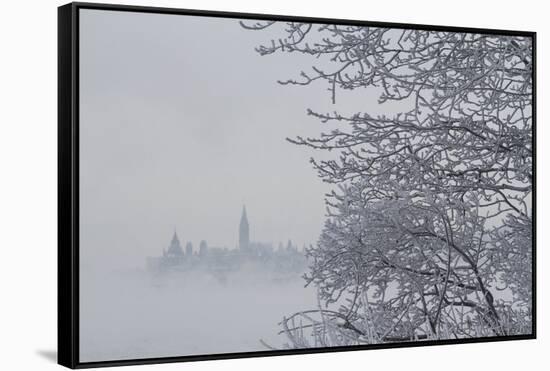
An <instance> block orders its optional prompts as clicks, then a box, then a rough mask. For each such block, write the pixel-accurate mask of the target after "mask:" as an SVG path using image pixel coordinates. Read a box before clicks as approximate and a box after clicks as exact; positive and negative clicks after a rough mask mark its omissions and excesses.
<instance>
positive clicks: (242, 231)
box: [239, 205, 250, 250]
mask: <svg viewBox="0 0 550 371" xmlns="http://www.w3.org/2000/svg"><path fill="white" fill-rule="evenodd" d="M249 245H250V227H249V225H248V217H247V215H246V206H245V205H243V211H242V214H241V223H240V224H239V248H240V249H241V250H247V249H248V248H249Z"/></svg>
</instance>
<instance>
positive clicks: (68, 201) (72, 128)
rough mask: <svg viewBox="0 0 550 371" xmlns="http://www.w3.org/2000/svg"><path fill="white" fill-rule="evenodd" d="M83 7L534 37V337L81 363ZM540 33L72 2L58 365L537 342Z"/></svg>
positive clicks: (62, 148)
mask: <svg viewBox="0 0 550 371" xmlns="http://www.w3.org/2000/svg"><path fill="white" fill-rule="evenodd" d="M81 9H95V10H111V11H119V12H139V13H157V14H172V15H191V16H197V17H204V16H206V17H222V18H238V19H253V20H275V21H297V22H308V23H323V24H340V25H358V26H374V27H391V28H398V29H403V28H406V29H420V30H433V31H446V32H468V33H482V34H498V35H516V36H524V37H529V38H532V41H533V43H532V45H533V48H532V52H533V76H532V78H533V101H532V106H533V123H534V124H533V132H532V134H533V148H534V155H533V181H532V183H533V196H532V197H533V202H532V213H533V220H534V223H533V230H532V235H533V249H532V254H533V255H532V257H533V259H532V261H533V266H532V277H533V291H532V295H533V296H532V303H533V305H532V311H533V313H532V314H533V317H532V333H531V334H526V335H514V336H494V337H484V338H472V339H456V340H454V339H453V340H437V341H421V342H402V343H391V344H372V345H361V346H346V347H330V348H311V349H293V350H277V351H272V350H266V351H257V352H243V353H223V354H209V355H197V356H178V357H166V358H147V359H131V360H109V361H99V362H81V361H80V360H79V264H78V263H79V225H78V220H79V202H78V200H79V176H78V175H79V103H78V102H79V11H80V10H81ZM536 97H537V95H536V33H535V32H528V31H512V30H496V29H484V28H462V27H448V26H434V25H421V24H404V23H387V22H371V21H358V20H344V19H329V18H313V17H295V16H284V15H270V14H251V13H232V12H222V11H203V10H189V9H171V8H159V7H145V6H129V5H114V4H99V3H80V2H76V3H69V4H67V5H63V6H60V7H59V8H58V363H59V364H60V365H63V366H66V367H69V368H89V367H107V366H123V365H141V364H155V363H169V362H187V361H203V360H218V359H231V358H246V357H265V356H280V355H293V354H308V353H323V352H342V351H357V350H367V349H381V348H400V347H418V346H431V345H447V344H465V343H478V342H494V341H508V340H527V339H535V338H536V328H537V326H536V319H537V316H536V307H537V306H536V111H537V108H536V103H537V101H536Z"/></svg>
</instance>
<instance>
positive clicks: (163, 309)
mask: <svg viewBox="0 0 550 371" xmlns="http://www.w3.org/2000/svg"><path fill="white" fill-rule="evenodd" d="M81 275H82V276H81V306H80V308H81V310H80V358H81V361H82V362H89V361H102V360H114V359H133V358H149V357H168V356H183V355H198V354H213V353H226V352H251V351H259V350H266V349H267V348H266V347H265V346H264V345H262V344H261V343H260V339H262V340H263V341H265V342H266V343H268V344H270V345H271V346H275V347H282V345H283V344H284V342H285V337H284V335H277V332H278V331H279V330H280V328H279V327H278V325H277V323H278V322H279V321H280V320H281V318H282V317H283V316H284V315H288V314H292V313H294V312H296V311H299V310H302V309H308V308H312V307H315V306H316V303H317V301H316V298H315V290H314V289H313V288H310V287H308V288H304V287H303V285H304V281H303V280H302V279H301V278H300V277H298V276H295V277H293V278H291V279H281V277H272V276H269V274H268V273H265V272H258V271H256V272H254V271H248V272H246V273H245V272H241V273H238V274H233V275H232V276H229V277H228V278H227V280H225V281H224V282H220V281H219V280H216V279H214V278H213V277H212V276H210V275H207V274H204V273H192V274H190V273H185V274H183V273H180V274H178V275H172V276H168V277H166V276H165V277H152V276H151V275H150V274H149V273H147V272H144V271H143V272H142V271H135V272H125V273H120V272H119V273H106V272H92V271H82V272H81Z"/></svg>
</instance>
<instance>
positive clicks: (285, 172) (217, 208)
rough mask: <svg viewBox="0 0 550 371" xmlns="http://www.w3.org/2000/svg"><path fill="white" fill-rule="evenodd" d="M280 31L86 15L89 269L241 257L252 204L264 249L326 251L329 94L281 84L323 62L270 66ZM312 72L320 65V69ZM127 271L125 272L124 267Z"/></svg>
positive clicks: (84, 175) (83, 156) (254, 234)
mask: <svg viewBox="0 0 550 371" xmlns="http://www.w3.org/2000/svg"><path fill="white" fill-rule="evenodd" d="M277 31H278V29H277V28H274V29H273V31H268V32H255V31H247V30H244V29H243V28H241V27H240V26H239V24H238V21H237V20H234V19H220V18H207V17H190V16H180V15H161V14H145V13H134V12H114V11H99V10H81V16H80V190H81V193H80V213H81V214H80V223H81V232H80V233H81V254H82V259H83V263H84V265H86V263H90V264H93V261H96V260H97V259H93V258H94V257H99V258H101V260H103V259H105V258H108V259H110V260H111V261H113V259H114V258H117V257H123V258H127V259H128V260H127V261H128V262H131V264H139V263H140V262H143V259H144V257H145V256H147V255H158V254H160V253H161V252H162V249H163V248H165V247H167V245H168V243H169V241H170V239H171V235H172V233H173V231H174V228H176V229H177V231H178V234H179V236H180V239H181V240H182V242H183V243H185V241H188V240H190V241H192V242H193V244H194V245H195V247H196V246H197V245H198V242H199V241H200V240H201V239H206V240H207V241H208V243H209V245H213V246H227V247H230V248H232V247H234V246H235V245H236V243H237V241H238V234H237V233H238V223H239V218H240V213H241V208H242V205H243V204H246V206H247V209H248V216H249V221H250V228H251V239H252V240H254V241H263V242H273V243H274V244H275V245H276V244H277V243H278V242H279V241H283V242H285V241H286V240H287V239H292V240H293V241H295V242H296V243H297V244H299V245H300V246H301V245H302V244H303V243H315V241H316V239H317V237H318V235H319V232H320V229H321V227H322V223H323V220H324V203H323V194H324V192H325V191H327V189H328V188H327V186H326V185H324V184H322V183H321V182H320V180H319V179H318V178H317V175H316V173H315V171H314V170H313V169H312V167H311V165H310V164H309V162H308V160H309V157H310V156H311V155H312V152H311V151H309V150H307V149H305V148H302V147H297V146H295V145H292V144H290V143H288V142H287V141H285V137H293V136H296V135H299V134H301V135H304V134H306V135H307V134H309V135H316V134H318V133H319V130H320V129H321V126H320V125H319V123H318V122H317V121H316V120H315V119H312V118H309V117H307V116H306V115H305V111H306V108H308V107H313V108H320V109H322V110H323V109H326V108H328V109H332V108H331V107H328V106H329V105H330V95H329V94H328V93H327V91H326V87H325V86H320V85H317V86H313V87H307V88H303V87H302V88H299V87H288V86H280V85H278V84H277V83H276V80H277V79H286V78H288V77H292V76H296V75H297V74H298V73H299V71H300V70H301V69H305V68H307V67H309V66H310V61H308V60H307V59H303V58H302V57H300V56H296V57H289V56H288V55H280V56H271V57H261V56H259V55H258V54H257V53H256V52H255V51H254V47H256V46H258V45H259V44H261V43H262V42H266V41H269V40H270V39H271V37H276V36H277V35H276V34H275V32H277ZM308 62H309V63H308ZM114 261H116V262H118V259H115V260H114Z"/></svg>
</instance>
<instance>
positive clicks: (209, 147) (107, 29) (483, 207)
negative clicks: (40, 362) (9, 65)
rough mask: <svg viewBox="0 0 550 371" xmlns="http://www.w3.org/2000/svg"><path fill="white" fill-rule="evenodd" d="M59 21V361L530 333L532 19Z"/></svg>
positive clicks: (112, 15) (106, 10)
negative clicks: (487, 24)
mask: <svg viewBox="0 0 550 371" xmlns="http://www.w3.org/2000/svg"><path fill="white" fill-rule="evenodd" d="M358 17H361V15H358ZM58 44H59V278H58V279H59V322H58V323H59V325H58V326H59V329H58V331H59V335H58V338H59V354H58V357H59V363H60V364H62V365H64V366H67V367H71V368H83V367H96V366H114V365H129V364H145V363H161V362H179V361H194V360H211V359H222V358H236V357H256V356H275V355H285V354H302V353H312V352H334V351H351V350H364V349H375V348H393V347H403V346H423V345H437V344H459V343H471V342H485V341H497V340H498V341H502V340H518V339H534V338H535V336H536V335H535V334H536V313H535V309H536V305H535V299H536V295H535V184H536V182H535V122H536V119H535V117H536V116H535V114H536V107H535V102H536V99H535V81H536V80H535V33H534V32H524V31H509V30H492V29H471V28H459V27H446V26H427V25H413V24H395V23H383V22H367V21H359V20H341V19H318V18H304V17H292V16H282V15H261V14H244V13H226V12H215V11H198V10H181V9H165V8H151V7H136V6H123V5H105V4H89V3H71V4H67V5H64V6H61V7H60V8H59V43H58Z"/></svg>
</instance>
